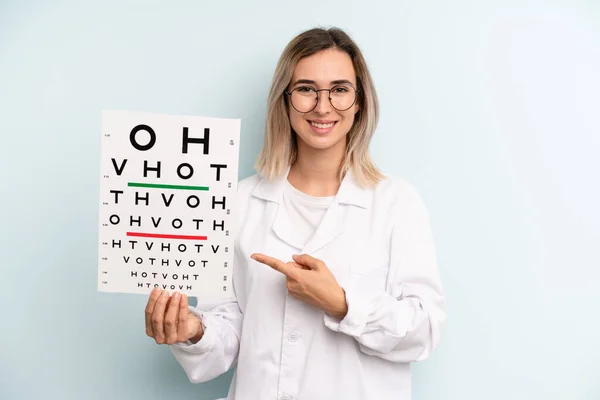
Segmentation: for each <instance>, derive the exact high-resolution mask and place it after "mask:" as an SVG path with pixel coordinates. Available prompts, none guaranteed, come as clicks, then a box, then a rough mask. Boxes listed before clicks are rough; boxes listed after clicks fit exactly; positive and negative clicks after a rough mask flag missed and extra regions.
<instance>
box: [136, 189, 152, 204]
mask: <svg viewBox="0 0 600 400" xmlns="http://www.w3.org/2000/svg"><path fill="white" fill-rule="evenodd" d="M140 201H145V202H146V206H148V205H149V204H148V203H149V201H150V194H149V193H148V192H146V196H140V193H139V192H135V205H136V206H137V205H138V203H139V202H140Z"/></svg>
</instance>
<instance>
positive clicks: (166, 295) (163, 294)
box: [160, 290, 169, 297]
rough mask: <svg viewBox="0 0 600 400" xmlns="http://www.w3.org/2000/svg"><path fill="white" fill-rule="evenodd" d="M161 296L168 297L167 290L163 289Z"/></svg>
mask: <svg viewBox="0 0 600 400" xmlns="http://www.w3.org/2000/svg"><path fill="white" fill-rule="evenodd" d="M160 295H161V296H162V297H168V296H169V292H168V291H166V290H164V291H163V292H162V293H161V294H160Z"/></svg>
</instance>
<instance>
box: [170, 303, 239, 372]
mask: <svg viewBox="0 0 600 400" xmlns="http://www.w3.org/2000/svg"><path fill="white" fill-rule="evenodd" d="M206 308H207V307H206V306H203V307H201V306H196V307H191V306H190V311H192V312H193V313H194V314H196V315H197V316H198V317H199V318H200V320H201V321H202V324H203V326H204V336H203V337H202V339H200V341H198V342H197V343H196V344H192V343H191V342H189V341H188V342H186V343H176V344H173V345H171V346H170V348H171V351H172V352H173V355H174V356H175V358H176V359H177V361H178V362H179V364H180V365H181V366H182V367H183V370H184V371H185V373H186V375H187V376H188V379H189V380H190V381H191V382H193V383H199V382H206V381H209V380H211V379H213V378H215V377H217V376H219V375H221V374H223V373H225V372H227V371H228V370H229V369H231V368H232V367H233V366H234V365H235V363H236V362H237V357H238V352H239V346H240V336H241V331H242V320H243V314H242V312H241V311H240V308H239V306H238V303H237V301H235V300H231V301H229V302H226V303H223V304H220V305H218V306H215V307H212V308H210V309H208V310H207V309H206Z"/></svg>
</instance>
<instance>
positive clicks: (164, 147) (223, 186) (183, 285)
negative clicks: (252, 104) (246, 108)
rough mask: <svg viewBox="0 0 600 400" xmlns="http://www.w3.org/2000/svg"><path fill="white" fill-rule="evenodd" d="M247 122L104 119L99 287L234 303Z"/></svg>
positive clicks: (112, 114)
mask: <svg viewBox="0 0 600 400" xmlns="http://www.w3.org/2000/svg"><path fill="white" fill-rule="evenodd" d="M240 124H241V122H240V120H239V119H219V118H208V117H199V116H179V115H163V114H151V113H142V112H129V111H104V112H103V113H102V153H101V168H100V213H99V214H100V221H99V255H98V290H99V291H101V292H120V293H140V294H147V293H150V291H151V290H152V289H153V288H154V287H155V286H159V287H161V288H163V289H167V290H169V291H171V292H174V291H178V292H181V293H186V294H188V295H189V296H197V297H198V298H199V299H207V300H211V301H212V300H220V299H228V298H231V297H232V294H233V293H232V286H231V278H232V266H233V253H234V252H233V245H234V238H235V232H234V230H235V226H234V225H235V214H236V212H235V211H236V204H235V201H236V193H237V179H238V163H239V142H240Z"/></svg>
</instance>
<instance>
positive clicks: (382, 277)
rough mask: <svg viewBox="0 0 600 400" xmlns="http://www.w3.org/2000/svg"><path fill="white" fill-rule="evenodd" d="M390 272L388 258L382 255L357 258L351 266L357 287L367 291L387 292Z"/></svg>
mask: <svg viewBox="0 0 600 400" xmlns="http://www.w3.org/2000/svg"><path fill="white" fill-rule="evenodd" d="M388 271H389V262H388V258H387V257H384V256H382V255H380V254H377V253H375V254H374V255H373V254H371V255H370V256H368V257H357V258H356V259H355V260H354V261H353V262H352V263H351V266H350V274H351V275H352V280H353V281H354V284H355V286H358V287H359V288H360V289H361V290H365V291H369V292H372V291H376V292H383V291H385V286H386V282H387V276H388Z"/></svg>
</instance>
